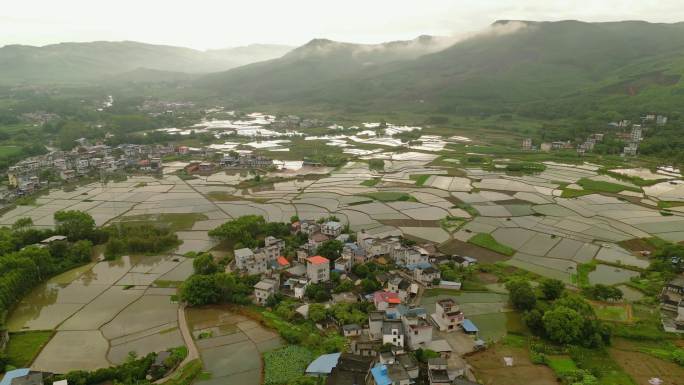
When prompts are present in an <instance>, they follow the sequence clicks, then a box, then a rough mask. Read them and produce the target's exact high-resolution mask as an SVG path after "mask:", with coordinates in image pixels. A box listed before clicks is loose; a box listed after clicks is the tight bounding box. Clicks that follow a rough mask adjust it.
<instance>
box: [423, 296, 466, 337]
mask: <svg viewBox="0 0 684 385" xmlns="http://www.w3.org/2000/svg"><path fill="white" fill-rule="evenodd" d="M431 318H432V320H433V321H434V322H435V324H436V325H437V326H438V327H439V330H440V331H446V332H453V331H456V330H458V327H459V326H460V325H461V323H462V322H463V320H464V319H465V316H464V315H463V312H462V311H461V310H460V309H459V307H458V305H457V304H456V302H455V301H454V300H453V299H450V298H448V299H442V300H439V301H437V303H436V304H435V313H433V314H432V315H431Z"/></svg>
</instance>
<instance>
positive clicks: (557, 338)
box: [542, 306, 584, 344]
mask: <svg viewBox="0 0 684 385" xmlns="http://www.w3.org/2000/svg"><path fill="white" fill-rule="evenodd" d="M542 321H543V322H544V330H545V331H546V335H547V336H548V337H549V339H551V340H552V341H554V342H557V343H560V344H570V343H576V342H579V340H580V337H581V336H582V326H583V323H584V319H583V318H582V316H581V315H580V314H579V313H578V312H576V311H575V310H573V309H571V308H568V307H565V306H556V307H554V308H553V309H552V310H549V311H547V312H546V313H545V314H544V317H543V318H542Z"/></svg>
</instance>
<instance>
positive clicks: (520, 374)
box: [466, 345, 558, 385]
mask: <svg viewBox="0 0 684 385" xmlns="http://www.w3.org/2000/svg"><path fill="white" fill-rule="evenodd" d="M504 357H513V366H505V365H504V360H503V358H504ZM466 361H468V363H469V364H470V365H471V366H472V367H473V369H474V371H475V376H476V377H477V378H478V380H480V381H481V383H482V384H484V385H494V384H496V385H520V384H524V385H552V384H558V380H557V379H556V376H555V374H554V373H553V371H552V370H551V369H550V368H549V367H547V366H543V365H535V364H533V363H532V362H531V361H530V356H529V353H528V351H527V350H526V349H523V348H512V347H506V346H501V345H495V346H493V347H491V348H489V349H487V350H485V351H482V352H478V353H475V354H473V355H470V356H468V357H467V358H466Z"/></svg>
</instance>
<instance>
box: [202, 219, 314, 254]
mask: <svg viewBox="0 0 684 385" xmlns="http://www.w3.org/2000/svg"><path fill="white" fill-rule="evenodd" d="M209 235H210V236H212V237H216V238H219V239H221V240H224V241H228V242H233V244H234V248H235V249H240V248H243V247H248V248H255V247H259V246H263V245H264V238H265V237H267V236H273V237H276V238H280V239H283V240H284V241H285V250H284V252H283V254H285V255H286V256H293V255H294V251H295V250H296V248H297V247H298V246H299V245H302V244H304V243H305V242H306V240H307V236H306V234H301V233H298V234H291V233H290V225H289V224H287V223H283V222H266V220H265V219H264V217H262V216H259V215H245V216H241V217H239V218H237V219H234V220H232V221H228V222H226V223H224V224H222V225H221V226H218V227H217V228H215V229H213V230H210V231H209Z"/></svg>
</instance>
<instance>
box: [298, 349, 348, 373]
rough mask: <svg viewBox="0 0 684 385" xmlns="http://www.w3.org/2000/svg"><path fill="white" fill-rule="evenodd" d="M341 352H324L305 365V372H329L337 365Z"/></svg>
mask: <svg viewBox="0 0 684 385" xmlns="http://www.w3.org/2000/svg"><path fill="white" fill-rule="evenodd" d="M340 354H342V353H331V354H324V355H322V356H320V357H318V358H316V359H315V360H313V362H311V363H310V364H309V366H307V367H306V373H307V374H330V372H332V370H333V368H334V367H335V366H337V361H339V359H340Z"/></svg>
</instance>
